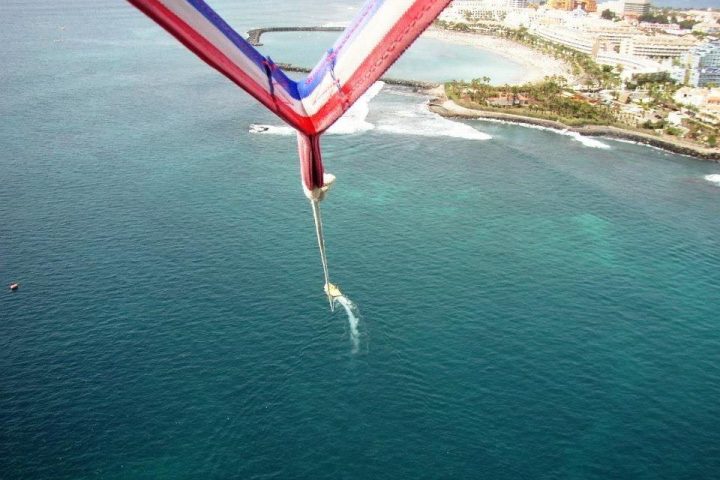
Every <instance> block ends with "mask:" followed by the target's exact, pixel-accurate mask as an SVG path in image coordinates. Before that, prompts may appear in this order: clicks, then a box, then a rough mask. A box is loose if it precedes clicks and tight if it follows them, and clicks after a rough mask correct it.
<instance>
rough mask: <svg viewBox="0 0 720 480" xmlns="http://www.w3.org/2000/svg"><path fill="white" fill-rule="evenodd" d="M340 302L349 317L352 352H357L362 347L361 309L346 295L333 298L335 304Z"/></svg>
mask: <svg viewBox="0 0 720 480" xmlns="http://www.w3.org/2000/svg"><path fill="white" fill-rule="evenodd" d="M337 304H340V305H341V306H342V307H343V308H344V309H345V313H346V314H347V317H348V326H349V328H350V341H351V342H352V353H357V352H358V350H359V349H360V330H358V323H360V311H359V310H358V308H357V306H356V305H355V304H354V303H353V302H352V301H351V300H350V299H349V298H347V297H346V296H344V295H340V296H337V297H334V298H333V305H337Z"/></svg>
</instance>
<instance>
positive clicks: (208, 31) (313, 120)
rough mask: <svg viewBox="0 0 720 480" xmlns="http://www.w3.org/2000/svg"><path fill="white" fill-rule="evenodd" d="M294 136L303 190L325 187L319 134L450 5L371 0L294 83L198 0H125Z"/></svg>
mask: <svg viewBox="0 0 720 480" xmlns="http://www.w3.org/2000/svg"><path fill="white" fill-rule="evenodd" d="M128 1H129V2H130V3H132V4H133V5H135V6H136V7H137V8H138V9H140V10H141V11H143V12H144V13H145V14H146V15H148V16H149V17H150V18H152V19H153V20H155V21H156V22H157V23H158V24H160V25H161V26H162V27H163V28H164V29H165V30H167V31H168V32H170V33H171V34H172V35H173V36H175V38H177V39H178V40H179V41H180V42H182V43H183V44H184V45H185V46H186V47H187V48H189V49H190V50H192V51H193V52H194V53H195V54H196V55H197V56H199V57H200V58H201V59H203V60H204V61H205V62H206V63H208V64H209V65H210V66H212V67H213V68H215V69H217V70H218V71H220V72H221V73H222V74H223V75H225V76H226V77H228V78H229V79H230V80H232V81H233V82H235V83H236V84H237V85H239V86H240V87H241V88H243V89H244V90H245V91H247V92H248V93H249V94H250V95H252V96H253V97H255V98H256V99H257V100H259V101H260V102H261V103H262V104H263V105H265V106H266V107H267V108H268V109H270V110H271V111H273V112H274V113H275V114H276V115H277V116H278V117H280V118H281V119H282V120H284V121H285V122H286V123H288V124H289V125H290V126H292V127H294V128H295V129H296V130H297V131H298V152H299V155H300V160H301V173H302V179H303V187H304V189H305V193H306V194H307V195H308V197H310V198H317V197H318V196H320V195H321V190H320V189H321V188H322V187H323V185H324V174H323V165H322V158H321V152H320V142H319V136H320V135H321V134H322V133H323V132H324V131H325V130H327V129H328V128H329V127H330V126H331V125H332V124H333V123H334V122H335V121H336V120H337V119H338V118H340V116H341V115H342V114H343V113H344V112H345V111H346V110H347V109H348V108H350V107H351V106H352V104H353V103H354V102H355V101H356V100H357V99H358V98H359V97H360V96H361V95H362V94H363V93H364V92H365V90H367V89H368V88H369V87H370V86H371V85H372V84H373V83H374V82H375V81H376V80H377V79H378V78H380V77H381V76H382V75H383V73H385V71H386V70H387V69H388V68H390V66H391V65H392V64H393V63H394V62H395V60H397V58H398V57H399V56H400V55H401V54H402V53H403V52H404V51H405V50H406V49H407V48H408V47H409V46H410V44H411V43H412V42H413V41H414V40H415V39H416V38H417V37H418V36H419V35H420V34H421V33H422V32H423V31H424V30H425V29H426V28H427V27H428V25H430V23H432V21H433V20H434V19H435V17H436V16H437V15H439V14H440V12H441V11H442V10H443V8H445V6H446V5H447V4H448V3H449V2H450V0H368V1H367V2H366V3H365V4H364V5H363V6H362V8H361V9H360V11H359V12H358V14H357V16H356V17H355V19H354V20H353V21H352V23H351V24H350V25H349V26H348V27H347V28H346V29H345V31H344V32H343V34H342V35H341V36H340V38H339V39H338V40H337V41H336V42H335V44H334V45H333V46H332V47H331V48H330V49H329V50H327V52H326V53H325V54H324V55H323V57H322V58H321V59H320V61H319V62H318V64H317V65H316V66H315V68H313V70H312V71H311V72H310V74H309V75H308V76H307V77H306V78H305V79H303V80H300V81H293V80H292V79H290V78H288V76H287V75H286V74H285V73H284V72H283V70H282V69H281V68H280V67H279V66H278V65H276V64H275V63H273V61H272V60H271V59H270V57H265V56H264V55H262V54H261V53H260V52H258V51H257V50H256V49H255V48H254V47H253V46H252V45H250V44H249V43H248V42H247V41H246V40H245V39H244V38H243V37H242V36H241V35H239V34H238V33H237V32H236V31H235V30H233V29H232V27H230V25H228V23H227V22H226V21H225V20H223V19H222V18H221V17H220V16H219V15H218V14H217V13H216V12H215V11H214V10H213V9H212V8H210V6H209V5H208V4H207V3H205V2H204V1H202V0H128Z"/></svg>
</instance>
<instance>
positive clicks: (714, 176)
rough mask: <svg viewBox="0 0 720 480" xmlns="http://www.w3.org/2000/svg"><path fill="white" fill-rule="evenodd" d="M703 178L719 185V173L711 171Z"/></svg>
mask: <svg viewBox="0 0 720 480" xmlns="http://www.w3.org/2000/svg"><path fill="white" fill-rule="evenodd" d="M704 178H705V180H707V181H708V182H710V183H714V184H715V185H717V186H718V187H720V173H711V174H710V175H705V177H704Z"/></svg>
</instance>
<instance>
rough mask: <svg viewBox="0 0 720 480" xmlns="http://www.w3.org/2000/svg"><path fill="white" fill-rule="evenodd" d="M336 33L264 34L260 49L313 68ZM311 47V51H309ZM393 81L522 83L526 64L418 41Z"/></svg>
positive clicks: (398, 65) (280, 59) (460, 47)
mask: <svg viewBox="0 0 720 480" xmlns="http://www.w3.org/2000/svg"><path fill="white" fill-rule="evenodd" d="M338 35H339V34H338V33H337V32H272V33H265V34H264V35H263V36H262V38H261V42H262V44H263V45H262V46H261V47H260V50H261V51H262V52H263V53H264V54H265V55H270V57H271V58H272V59H273V60H274V61H276V62H280V63H291V64H293V65H299V66H303V67H307V68H312V67H314V66H315V65H316V64H317V63H318V61H319V60H320V58H321V57H322V55H323V54H324V53H325V52H326V51H327V49H328V48H329V47H331V46H332V45H333V43H334V41H335V39H336V38H337V37H338ZM308 45H309V46H310V48H308ZM387 76H388V77H391V78H401V79H413V80H424V81H428V82H448V81H451V80H466V81H470V80H472V79H473V78H481V77H484V76H487V77H489V78H490V81H491V83H493V84H497V85H501V84H504V83H521V82H523V81H524V79H525V78H526V74H525V68H524V67H523V65H521V64H519V63H517V62H515V61H512V60H508V59H506V58H504V57H500V56H497V55H495V54H493V53H490V52H487V51H485V50H480V49H477V48H475V47H472V46H469V45H454V44H451V43H447V42H445V41H442V40H439V39H435V38H425V37H421V38H419V39H418V40H417V41H416V42H415V43H414V44H413V45H412V47H410V48H409V49H408V50H407V52H406V53H405V54H403V56H402V57H401V58H400V60H398V61H397V62H396V63H395V65H393V66H392V68H391V69H390V70H388V72H387Z"/></svg>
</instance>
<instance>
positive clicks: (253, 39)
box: [247, 27, 345, 47]
mask: <svg viewBox="0 0 720 480" xmlns="http://www.w3.org/2000/svg"><path fill="white" fill-rule="evenodd" d="M343 30H345V27H267V28H254V29H252V30H248V32H247V34H248V38H247V41H248V42H250V44H251V45H254V46H256V47H260V46H262V43H260V38H261V37H262V35H263V33H268V32H342V31H343Z"/></svg>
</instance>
